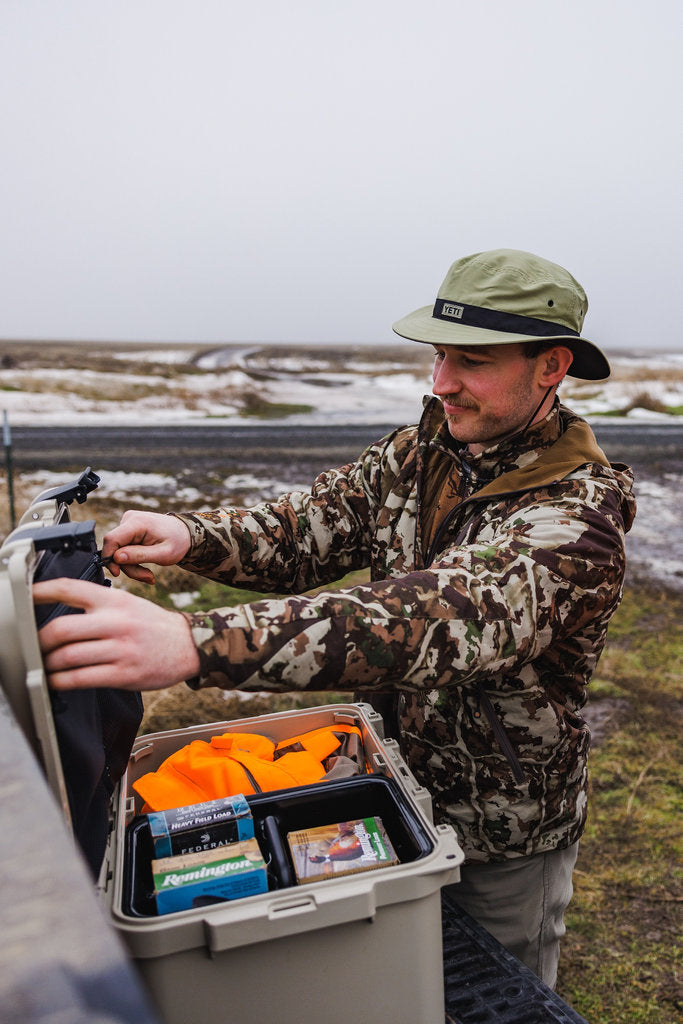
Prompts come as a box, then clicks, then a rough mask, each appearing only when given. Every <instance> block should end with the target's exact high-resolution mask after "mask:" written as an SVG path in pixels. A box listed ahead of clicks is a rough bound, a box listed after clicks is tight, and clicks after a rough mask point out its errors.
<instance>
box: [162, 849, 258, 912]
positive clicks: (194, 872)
mask: <svg viewBox="0 0 683 1024" xmlns="http://www.w3.org/2000/svg"><path fill="white" fill-rule="evenodd" d="M152 877H153V879H154V896H155V900H156V907H157V912H158V913H159V914H172V913H175V911H177V910H189V909H191V908H192V907H194V906H199V905H201V904H208V902H209V901H210V900H216V901H219V900H235V899H241V898H243V897H244V896H253V895H255V894H256V893H259V892H267V891H268V879H267V876H266V865H265V861H264V860H263V856H262V855H261V850H260V848H259V845H258V843H257V842H256V840H255V839H245V840H244V841H242V842H236V843H228V844H226V845H225V846H221V847H220V848H219V849H218V850H202V851H201V852H200V853H191V854H186V855H185V856H180V857H162V858H161V859H159V860H153V861H152Z"/></svg>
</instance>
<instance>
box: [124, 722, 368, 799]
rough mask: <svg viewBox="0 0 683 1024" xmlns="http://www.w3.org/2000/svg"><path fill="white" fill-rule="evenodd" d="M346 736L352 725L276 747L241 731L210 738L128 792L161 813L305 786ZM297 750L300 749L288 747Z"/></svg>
mask: <svg viewBox="0 0 683 1024" xmlns="http://www.w3.org/2000/svg"><path fill="white" fill-rule="evenodd" d="M349 733H355V734H357V735H358V736H359V737H361V732H360V730H359V729H358V728H357V727H356V726H353V725H334V726H325V727H323V728H321V729H314V730H312V731H311V732H308V733H303V734H301V735H299V736H293V737H291V738H289V739H286V740H283V741H281V742H280V743H278V744H277V745H276V744H275V743H273V741H272V740H269V739H268V737H266V736H262V735H260V734H259V733H243V732H232V733H223V734H222V735H220V736H212V737H211V740H210V742H209V743H207V742H205V741H204V740H193V742H192V743H188V744H186V745H185V746H183V747H181V748H180V749H179V750H176V751H175V753H173V754H171V755H170V756H169V757H167V758H166V760H165V761H163V762H162V764H161V765H160V766H159V767H158V768H157V770H156V771H155V772H149V773H148V774H147V775H143V776H141V777H140V778H139V779H138V780H137V782H134V783H133V788H134V789H135V790H136V792H137V793H138V794H139V795H140V796H141V797H142V799H143V800H144V802H145V810H146V811H147V810H150V811H167V810H170V809H172V808H174V807H185V806H187V805H189V804H198V803H203V802H204V801H206V800H215V799H218V798H220V797H225V796H234V795H235V794H236V793H244V794H250V793H256V792H269V791H271V790H274V789H289V788H290V787H292V786H304V785H308V784H310V783H313V782H319V781H320V780H321V779H322V778H323V777H324V776H325V772H326V769H325V766H324V764H323V761H324V760H325V759H326V758H327V757H329V756H330V754H333V753H334V752H335V750H338V749H339V747H340V746H341V743H342V734H349ZM335 734H337V735H335ZM299 746H300V747H301V748H302V749H290V748H292V747H299ZM280 751H282V753H279V752H280Z"/></svg>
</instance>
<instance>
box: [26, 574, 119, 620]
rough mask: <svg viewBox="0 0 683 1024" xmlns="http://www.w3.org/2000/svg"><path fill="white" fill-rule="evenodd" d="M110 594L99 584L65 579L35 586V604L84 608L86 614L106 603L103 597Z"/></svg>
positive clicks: (44, 582) (45, 581)
mask: <svg viewBox="0 0 683 1024" xmlns="http://www.w3.org/2000/svg"><path fill="white" fill-rule="evenodd" d="M108 593H109V591H108V590H106V589H105V588H104V587H101V586H100V585H99V583H89V582H88V581H87V580H72V579H67V578H64V579H57V580H44V581H43V582H42V583H34V584H33V600H34V602H35V604H66V605H68V606H69V608H82V609H83V610H84V611H86V612H87V611H94V610H95V609H96V608H99V607H101V605H102V604H103V603H104V602H103V601H102V596H103V594H108Z"/></svg>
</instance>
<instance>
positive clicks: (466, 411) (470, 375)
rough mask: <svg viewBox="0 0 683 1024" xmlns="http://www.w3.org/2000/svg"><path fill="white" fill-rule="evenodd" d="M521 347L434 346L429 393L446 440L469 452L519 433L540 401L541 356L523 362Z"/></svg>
mask: <svg viewBox="0 0 683 1024" xmlns="http://www.w3.org/2000/svg"><path fill="white" fill-rule="evenodd" d="M524 348H525V346H524V345H522V344H519V345H517V344H514V345H486V346H483V345H482V346H479V345H477V346H468V347H456V346H455V345H435V346H434V349H435V351H436V356H435V359H434V370H433V373H432V379H433V381H434V386H433V388H432V390H433V392H434V394H435V395H436V396H437V398H440V399H441V401H442V403H443V408H444V413H445V414H446V419H447V421H448V429H449V431H450V433H451V436H452V437H454V438H455V439H456V440H457V441H460V442H462V443H465V444H468V445H469V447H470V451H472V452H473V453H475V454H476V453H477V452H480V451H483V449H484V448H488V447H489V446H490V445H492V444H495V443H496V441H499V440H500V439H501V438H503V437H506V436H507V435H508V434H513V433H515V431H517V430H521V429H522V428H523V427H524V426H525V425H526V423H527V422H528V420H529V418H530V417H531V416H532V415H533V413H534V410H535V409H536V407H537V406H538V403H539V402H540V401H541V399H542V397H543V393H544V390H545V388H544V387H542V386H541V385H540V383H539V382H538V380H537V377H538V373H537V364H538V363H539V360H540V359H542V357H537V358H535V359H529V358H528V357H527V356H526V355H525V354H524ZM545 411H547V410H545Z"/></svg>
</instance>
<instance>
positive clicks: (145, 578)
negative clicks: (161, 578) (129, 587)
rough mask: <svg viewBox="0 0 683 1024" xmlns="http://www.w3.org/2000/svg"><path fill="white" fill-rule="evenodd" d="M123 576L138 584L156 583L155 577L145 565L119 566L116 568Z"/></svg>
mask: <svg viewBox="0 0 683 1024" xmlns="http://www.w3.org/2000/svg"><path fill="white" fill-rule="evenodd" d="M118 568H119V569H120V570H121V572H123V573H124V575H126V576H128V577H129V578H130V579H131V580H137V581H138V582H139V583H152V584H153V583H156V577H155V575H154V573H153V572H152V570H151V569H148V568H147V566H146V565H120V566H119V567H118Z"/></svg>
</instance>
